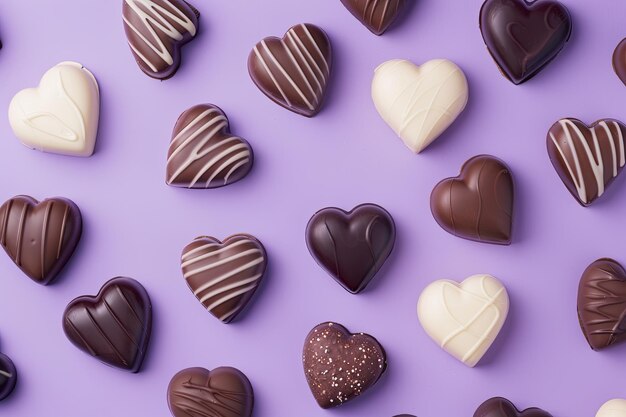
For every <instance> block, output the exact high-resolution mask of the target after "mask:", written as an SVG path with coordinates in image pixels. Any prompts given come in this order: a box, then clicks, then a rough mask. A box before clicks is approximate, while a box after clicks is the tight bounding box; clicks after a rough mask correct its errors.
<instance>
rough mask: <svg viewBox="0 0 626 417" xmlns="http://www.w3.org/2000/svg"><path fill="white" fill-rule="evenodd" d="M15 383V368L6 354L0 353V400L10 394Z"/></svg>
mask: <svg viewBox="0 0 626 417" xmlns="http://www.w3.org/2000/svg"><path fill="white" fill-rule="evenodd" d="M16 383H17V370H16V369H15V365H13V361H11V359H9V357H8V356H7V355H4V354H2V353H0V401H2V400H4V399H5V398H6V397H8V396H9V395H11V393H12V392H13V389H14V388H15V384H16Z"/></svg>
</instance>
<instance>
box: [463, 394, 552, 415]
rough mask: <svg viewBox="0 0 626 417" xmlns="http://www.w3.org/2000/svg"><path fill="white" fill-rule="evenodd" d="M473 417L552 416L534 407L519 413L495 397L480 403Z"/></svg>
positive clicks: (509, 404) (509, 403)
mask: <svg viewBox="0 0 626 417" xmlns="http://www.w3.org/2000/svg"><path fill="white" fill-rule="evenodd" d="M474 417H552V415H551V414H550V413H548V412H546V411H543V410H541V409H539V408H534V407H533V408H527V409H526V410H524V411H519V410H518V409H517V408H515V406H514V405H513V403H512V402H511V401H509V400H507V399H505V398H499V397H497V398H491V399H489V400H487V401H485V402H484V403H482V404H481V406H480V407H478V409H477V410H476V412H475V413H474Z"/></svg>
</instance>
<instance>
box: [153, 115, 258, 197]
mask: <svg viewBox="0 0 626 417" xmlns="http://www.w3.org/2000/svg"><path fill="white" fill-rule="evenodd" d="M252 163H253V154H252V148H251V147H250V145H249V144H248V142H246V141H245V140H244V139H242V138H240V137H237V136H234V135H232V134H231V133H230V129H229V126H228V118H227V117H226V115H225V114H224V112H223V111H222V110H221V109H220V108H219V107H217V106H214V105H212V104H200V105H198V106H194V107H192V108H190V109H189V110H186V111H185V112H184V113H183V114H181V115H180V117H179V118H178V121H177V122H176V126H175V127H174V132H173V133H172V142H171V143H170V149H169V151H168V154H167V174H166V175H167V176H166V178H165V181H166V182H167V184H168V185H172V186H174V187H185V188H217V187H222V186H224V185H228V184H232V183H233V182H235V181H239V180H240V179H242V178H243V177H245V176H246V175H247V174H248V172H250V169H251V168H252Z"/></svg>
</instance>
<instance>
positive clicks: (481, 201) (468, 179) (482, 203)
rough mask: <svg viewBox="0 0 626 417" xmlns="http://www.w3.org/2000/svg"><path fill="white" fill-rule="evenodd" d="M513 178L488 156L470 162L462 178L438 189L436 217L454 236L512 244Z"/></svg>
mask: <svg viewBox="0 0 626 417" xmlns="http://www.w3.org/2000/svg"><path fill="white" fill-rule="evenodd" d="M513 194H514V187H513V177H512V176H511V172H510V170H509V168H508V167H507V166H506V164H505V163H504V162H502V161H501V160H499V159H497V158H494V157H492V156H489V155H479V156H475V157H473V158H471V159H469V160H468V161H467V162H465V164H463V167H461V174H460V175H459V176H458V177H456V178H448V179H445V180H443V181H441V182H440V183H439V184H437V185H436V186H435V188H434V189H433V192H432V194H431V195H430V209H431V211H432V213H433V217H434V218H435V220H436V221H437V223H439V226H441V227H442V228H443V229H444V230H446V231H447V232H448V233H451V234H453V235H455V236H459V237H462V238H465V239H469V240H474V241H477V242H484V243H495V244H500V245H508V244H510V243H511V228H512V221H513Z"/></svg>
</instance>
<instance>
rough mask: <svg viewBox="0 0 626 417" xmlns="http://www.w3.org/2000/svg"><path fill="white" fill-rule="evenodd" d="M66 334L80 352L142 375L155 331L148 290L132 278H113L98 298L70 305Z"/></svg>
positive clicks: (67, 314) (86, 298)
mask: <svg viewBox="0 0 626 417" xmlns="http://www.w3.org/2000/svg"><path fill="white" fill-rule="evenodd" d="M63 331H64V332H65V335H66V336H67V338H68V339H69V340H70V342H72V343H73V344H74V346H76V347H77V348H78V349H80V350H82V351H83V352H85V353H87V354H88V355H91V356H93V357H94V358H96V359H98V360H100V361H102V362H104V363H106V364H108V365H111V366H114V367H117V368H120V369H124V370H127V371H131V372H138V371H139V369H140V368H141V364H142V362H143V359H144V356H145V354H146V351H147V350H148V343H149V341H150V334H151V331H152V305H151V303H150V297H149V296H148V293H147V292H146V290H145V288H144V287H143V286H142V285H141V284H140V283H139V282H137V281H135V280H134V279H131V278H124V277H117V278H113V279H111V280H110V281H108V282H107V283H105V284H104V285H103V286H102V289H100V292H98V295H96V296H95V297H92V296H82V297H78V298H76V299H74V300H73V301H72V302H70V303H69V304H68V306H67V308H66V309H65V312H64V313H63Z"/></svg>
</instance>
